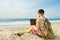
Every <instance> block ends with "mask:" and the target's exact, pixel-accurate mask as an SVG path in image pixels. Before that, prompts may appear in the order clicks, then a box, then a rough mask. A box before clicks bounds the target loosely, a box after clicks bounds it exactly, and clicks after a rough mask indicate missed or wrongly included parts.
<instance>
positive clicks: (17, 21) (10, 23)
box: [0, 18, 60, 30]
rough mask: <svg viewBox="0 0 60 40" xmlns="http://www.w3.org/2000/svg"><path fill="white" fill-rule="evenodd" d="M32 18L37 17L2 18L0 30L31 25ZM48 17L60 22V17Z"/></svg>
mask: <svg viewBox="0 0 60 40" xmlns="http://www.w3.org/2000/svg"><path fill="white" fill-rule="evenodd" d="M30 19H35V18H14V19H12V18H10V19H2V18H0V30H1V29H6V28H10V27H17V26H22V25H30ZM48 19H49V21H50V22H51V23H52V22H53V23H55V22H60V18H48Z"/></svg>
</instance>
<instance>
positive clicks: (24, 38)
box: [0, 23, 60, 40]
mask: <svg viewBox="0 0 60 40" xmlns="http://www.w3.org/2000/svg"><path fill="white" fill-rule="evenodd" d="M30 27H32V26H31V25H22V26H14V27H13V26H9V28H6V29H4V30H0V40H44V39H43V38H39V37H37V36H36V35H33V34H32V33H26V32H25V30H27V29H28V28H30ZM52 28H53V31H54V33H55V35H56V37H55V39H50V40H60V23H52Z"/></svg>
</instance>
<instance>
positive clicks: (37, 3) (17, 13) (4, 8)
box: [0, 0, 60, 18]
mask: <svg viewBox="0 0 60 40" xmlns="http://www.w3.org/2000/svg"><path fill="white" fill-rule="evenodd" d="M54 3H55V4H56V0H55V1H53V0H47V1H46V0H0V11H1V12H0V18H36V16H37V10H38V9H40V8H42V9H44V10H45V11H46V16H47V17H55V16H56V17H59V13H60V12H59V7H58V9H57V6H58V5H57V4H56V5H57V6H56V5H55V4H54ZM54 5H55V6H54ZM52 6H53V7H52ZM54 7H56V8H54ZM56 9H57V10H56ZM56 11H57V12H56ZM54 13H56V15H55V16H53V15H54ZM57 13H58V14H57ZM51 14H53V15H51ZM50 15H51V16H50Z"/></svg>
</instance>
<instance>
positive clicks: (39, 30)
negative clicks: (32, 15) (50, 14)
mask: <svg viewBox="0 0 60 40" xmlns="http://www.w3.org/2000/svg"><path fill="white" fill-rule="evenodd" d="M38 16H39V18H38V19H37V20H36V26H35V27H31V28H29V29H28V30H26V32H32V33H33V34H34V35H37V36H39V37H44V38H53V37H54V33H53V31H52V28H51V25H50V23H49V22H47V21H48V20H46V18H45V16H44V10H43V9H39V10H38ZM45 21H46V22H47V25H45Z"/></svg>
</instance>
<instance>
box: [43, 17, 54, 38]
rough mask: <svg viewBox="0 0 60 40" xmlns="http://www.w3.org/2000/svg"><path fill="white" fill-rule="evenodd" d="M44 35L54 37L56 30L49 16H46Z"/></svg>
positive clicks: (44, 36)
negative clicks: (54, 30) (53, 28)
mask: <svg viewBox="0 0 60 40" xmlns="http://www.w3.org/2000/svg"><path fill="white" fill-rule="evenodd" d="M42 37H43V38H45V39H51V38H54V32H53V30H52V27H51V23H50V22H49V20H48V19H47V18H45V21H44V31H43V32H42Z"/></svg>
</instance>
